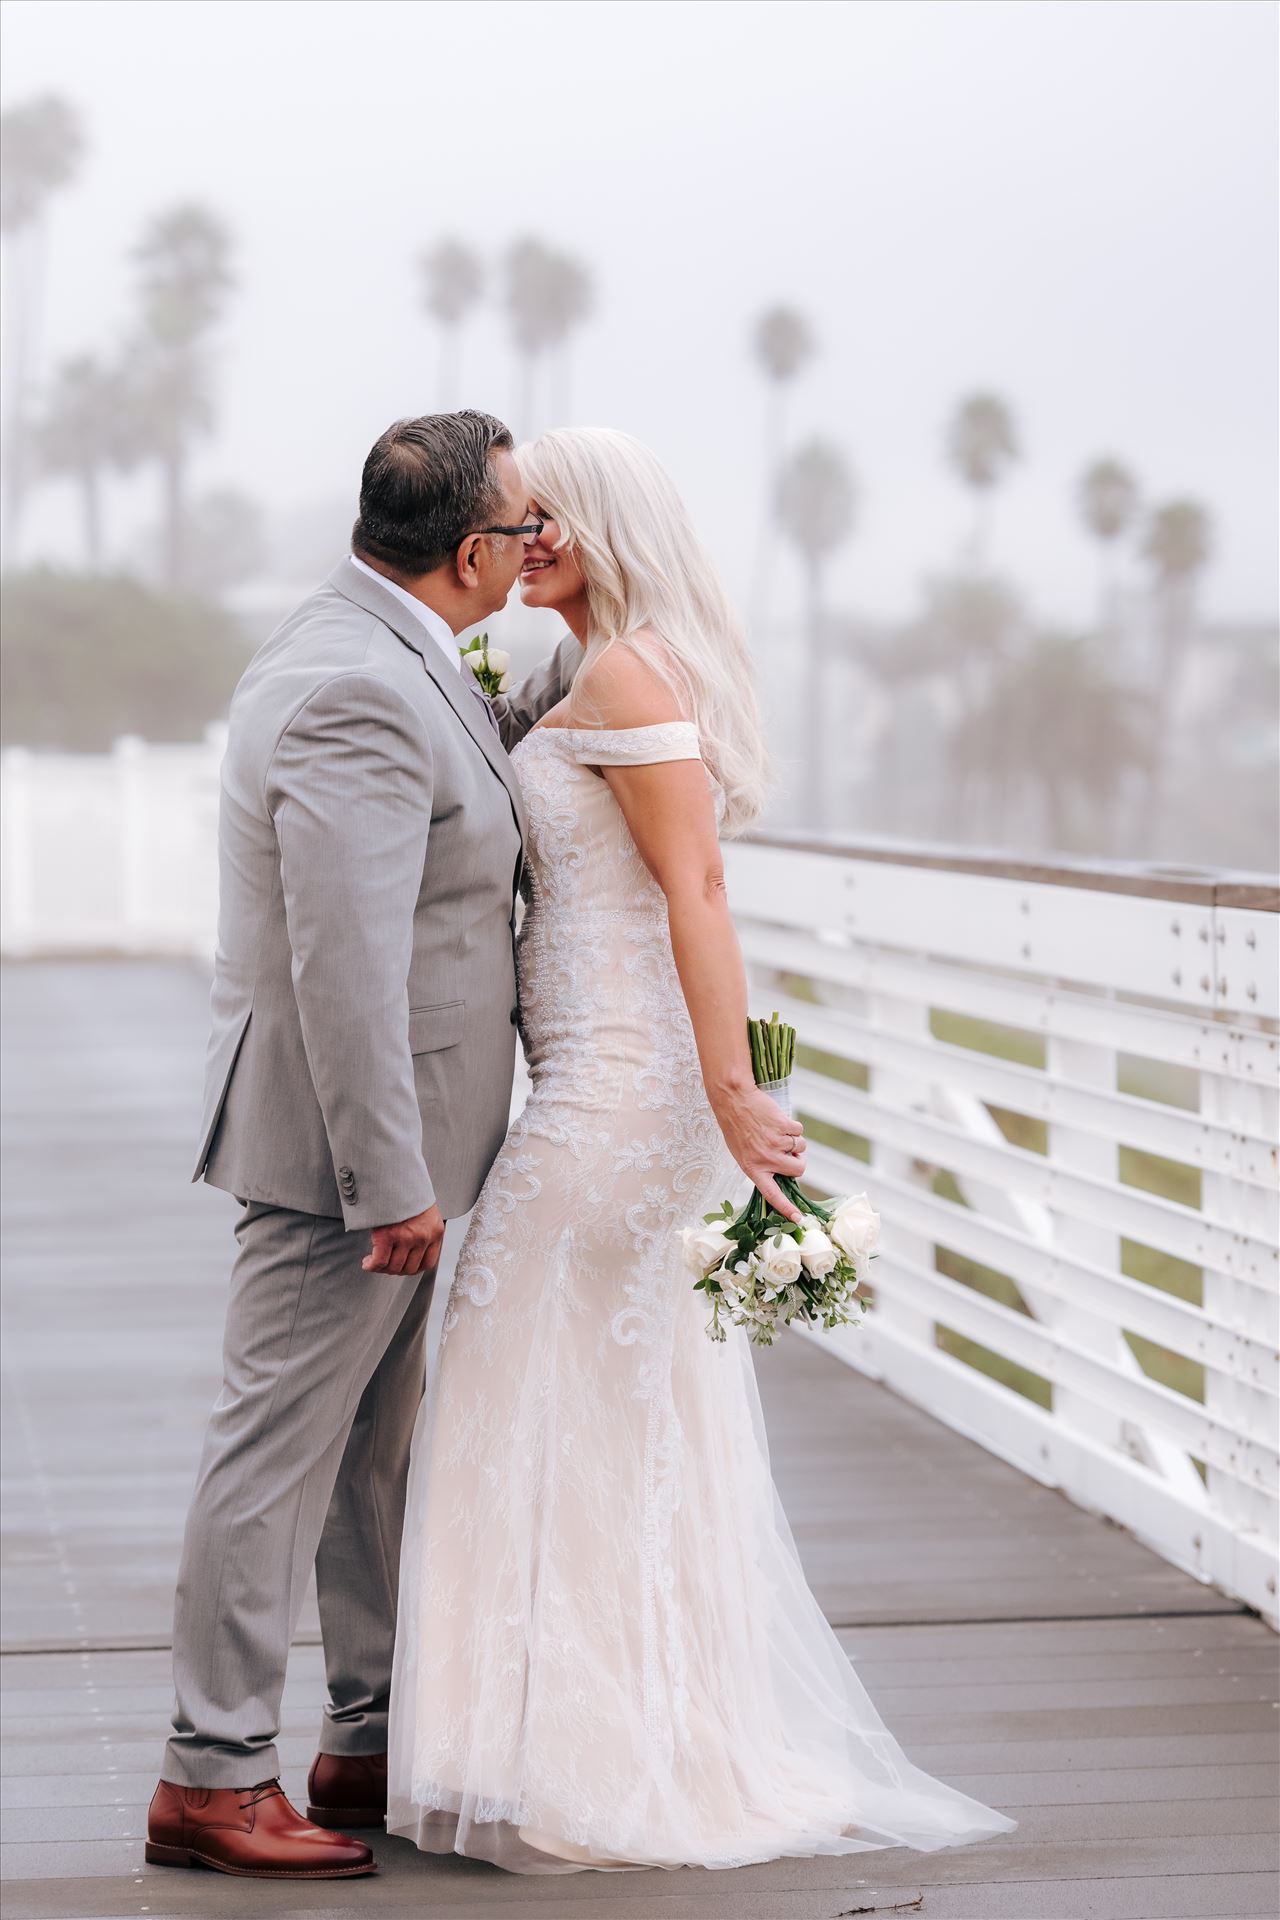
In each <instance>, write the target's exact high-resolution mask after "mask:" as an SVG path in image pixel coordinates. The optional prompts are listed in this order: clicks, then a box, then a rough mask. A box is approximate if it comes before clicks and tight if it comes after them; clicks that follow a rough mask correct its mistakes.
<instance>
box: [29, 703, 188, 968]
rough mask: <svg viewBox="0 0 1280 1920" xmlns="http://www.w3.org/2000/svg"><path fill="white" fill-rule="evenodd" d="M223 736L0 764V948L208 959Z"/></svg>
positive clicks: (132, 742)
mask: <svg viewBox="0 0 1280 1920" xmlns="http://www.w3.org/2000/svg"><path fill="white" fill-rule="evenodd" d="M225 740H226V729H225V727H222V726H216V727H210V728H209V730H208V732H207V733H206V735H205V737H204V739H203V740H201V741H196V742H193V743H192V744H190V745H187V746H151V745H149V744H148V743H146V742H144V741H142V740H137V739H134V738H132V737H126V738H125V739H123V740H117V742H116V744H115V748H114V750H113V751H112V752H111V753H102V754H93V753H34V752H31V751H30V750H28V749H27V748H25V747H10V748H7V749H6V750H5V752H4V754H3V755H0V820H2V823H3V843H2V845H3V866H2V867H0V876H2V884H0V949H2V950H3V952H4V953H5V954H6V955H8V956H10V957H15V956H20V955H25V954H31V953H92V952H110V953H166V954H167V953H171V954H194V955H198V956H202V957H207V958H212V955H213V949H214V941H215V937H216V934H217V918H218V860H217V834H218V767H219V764H220V762H221V759H222V751H223V746H224V744H225Z"/></svg>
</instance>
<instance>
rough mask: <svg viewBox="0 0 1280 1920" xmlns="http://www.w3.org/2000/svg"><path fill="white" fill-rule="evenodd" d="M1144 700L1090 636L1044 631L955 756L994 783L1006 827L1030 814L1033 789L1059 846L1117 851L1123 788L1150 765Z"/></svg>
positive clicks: (972, 716)
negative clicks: (1115, 826)
mask: <svg viewBox="0 0 1280 1920" xmlns="http://www.w3.org/2000/svg"><path fill="white" fill-rule="evenodd" d="M1144 708H1145V696H1143V695H1140V694H1138V693H1137V692H1135V691H1134V689H1133V688H1131V687H1126V686H1124V685H1122V684H1121V683H1120V682H1118V681H1116V680H1115V679H1114V678H1113V677H1112V676H1111V674H1110V673H1109V672H1108V670H1107V666H1106V663H1105V657H1104V656H1103V655H1102V654H1101V653H1100V652H1098V651H1097V650H1095V648H1093V647H1091V646H1090V645H1089V644H1088V643H1087V642H1085V641H1081V640H1077V639H1074V638H1071V637H1068V636H1064V635H1058V634H1046V635H1042V636H1040V637H1039V638H1037V639H1036V640H1035V641H1034V642H1033V643H1032V645H1031V646H1030V648H1029V649H1028V650H1027V651H1025V652H1023V653H1020V654H1019V655H1018V656H1017V657H1016V658H1015V659H1013V660H1010V661H1008V662H1007V663H1006V664H1005V666H1004V667H1003V669H1002V670H1001V672H1000V674H999V676H998V678H997V679H996V681H995V683H994V685H993V686H992V687H991V689H990V692H989V694H988V697H987V699H986V700H985V701H984V703H983V704H982V706H981V707H978V708H974V709H971V711H970V712H969V713H968V714H967V715H966V716H965V717H964V719H963V720H962V721H961V723H960V725H959V727H958V728H957V729H956V732H955V734H954V735H953V737H952V743H951V751H952V761H953V765H954V766H955V769H956V772H957V774H958V775H959V777H960V778H961V780H962V781H963V782H965V783H966V784H967V785H972V786H977V787H979V788H981V789H983V790H984V791H985V793H986V795H987V797H988V802H989V806H990V817H991V819H992V821H993V823H994V824H995V826H996V830H997V831H1000V830H1001V827H1002V826H1003V823H1005V822H1007V821H1008V820H1009V819H1010V817H1014V818H1018V817H1025V812H1026V802H1027V800H1028V799H1031V800H1032V801H1035V802H1038V805H1039V809H1040V812H1041V817H1042V819H1043V821H1044V829H1045V836H1046V839H1047V842H1048V846H1049V848H1050V849H1051V850H1053V851H1057V852H1066V851H1071V850H1073V849H1075V850H1089V851H1094V852H1097V851H1099V850H1105V851H1112V850H1113V849H1112V847H1111V846H1110V844H1109V834H1110V830H1111V823H1112V821H1113V819H1114V814H1115V803H1116V799H1117V795H1118V794H1119V792H1120V789H1121V787H1122V784H1123V782H1124V780H1125V778H1126V777H1127V776H1128V775H1130V774H1132V773H1134V772H1140V773H1146V772H1147V771H1148V769H1149V766H1150V758H1151V755H1150V745H1149V740H1148V735H1147V728H1146V725H1145V723H1144V720H1145V716H1144Z"/></svg>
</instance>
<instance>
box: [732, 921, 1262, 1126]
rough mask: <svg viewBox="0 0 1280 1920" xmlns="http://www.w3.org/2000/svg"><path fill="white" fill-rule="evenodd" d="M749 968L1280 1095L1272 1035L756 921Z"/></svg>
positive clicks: (750, 930) (745, 937) (747, 941)
mask: <svg viewBox="0 0 1280 1920" xmlns="http://www.w3.org/2000/svg"><path fill="white" fill-rule="evenodd" d="M738 927H739V935H740V938H741V941H742V947H743V952H744V954H745V956H746V958H747V959H748V960H749V961H751V962H752V963H753V964H755V965H756V966H763V967H769V968H771V969H773V970H774V971H776V972H784V973H794V974H798V975H800V976H802V977H808V978H810V979H813V980H821V981H826V982H828V983H830V984H831V985H834V986H840V987H846V988H850V989H853V990H854V991H856V992H859V993H889V994H893V995H895V996H896V997H898V998H901V999H906V1000H915V1001H917V1002H918V1003H919V1004H920V1005H921V1006H925V1007H937V1008H945V1009H946V1010H947V1011H949V1012H952V1013H960V1014H966V1015H968V1016H970V1017H971V1018H973V1019H978V1020H989V1021H991V1022H992V1023H993V1024H994V1025H997V1026H1006V1027H1015V1028H1023V1029H1025V1030H1026V1031H1027V1032H1030V1033H1035V1034H1040V1035H1042V1036H1045V1037H1048V1036H1049V1035H1056V1036H1057V1037H1058V1038H1060V1039H1063V1040H1085V1041H1089V1042H1091V1043H1093V1044H1095V1045H1100V1046H1109V1047H1112V1048H1114V1049H1115V1051H1116V1052H1119V1053H1129V1054H1134V1055H1137V1056H1139V1057H1141V1058H1145V1059H1149V1060H1158V1061H1161V1062H1162V1063H1164V1064H1166V1065H1169V1066H1179V1067H1187V1068H1190V1069H1192V1070H1193V1071H1195V1072H1198V1073H1214V1074H1220V1075H1222V1076H1223V1077H1224V1078H1226V1079H1230V1080H1238V1081H1242V1082H1244V1083H1245V1084H1247V1085H1250V1086H1256V1087H1260V1088H1263V1089H1265V1090H1266V1091H1267V1092H1268V1093H1271V1094H1273V1093H1274V1088H1275V1083H1276V1075H1277V1071H1278V1070H1280V1041H1278V1040H1277V1037H1276V1035H1275V1034H1274V1033H1269V1032H1264V1031H1260V1030H1257V1029H1254V1028H1250V1027H1247V1026H1243V1025H1241V1024H1238V1023H1235V1022H1231V1021H1229V1020H1228V1019H1227V1018H1226V1017H1225V1016H1223V1015H1221V1014H1220V1015H1218V1016H1217V1017H1216V1018H1209V1017H1206V1016H1204V1015H1200V1014H1196V1013H1188V1012H1183V1011H1175V1010H1172V1009H1163V1008H1153V1007H1147V1006H1140V1005H1136V1004H1134V1003H1133V1002H1132V1001H1128V1000H1118V999H1114V998H1112V997H1110V996H1108V995H1105V994H1088V993H1079V992H1072V991H1071V990H1070V989H1069V988H1066V987H1061V986H1055V985H1053V984H1051V983H1048V982H1035V981H1030V980H1018V979H1013V978H1011V977H1008V976H1005V975H1001V974H998V973H984V972H981V971H980V970H978V969H976V968H971V967H960V966H955V965H951V964H949V963H948V962H947V961H946V960H944V959H941V958H934V959H931V960H924V959H922V958H919V957H917V956H914V955H910V954H896V953H892V954H891V953H886V952H883V951H881V950H880V949H879V948H877V947H874V946H862V945H859V946H855V945H854V944H853V943H852V942H851V941H850V940H849V939H848V938H847V937H845V936H840V937H839V938H834V937H833V938H827V939H820V938H819V937H818V936H817V935H816V934H815V933H813V932H802V931H799V930H797V929H795V928H790V927H780V926H776V925H773V924H771V923H767V922H765V921H763V920H760V919H754V918H752V917H751V916H749V915H741V916H740V917H739V921H738Z"/></svg>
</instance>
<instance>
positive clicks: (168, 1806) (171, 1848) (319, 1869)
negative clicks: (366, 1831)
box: [145, 1780, 378, 1880]
mask: <svg viewBox="0 0 1280 1920" xmlns="http://www.w3.org/2000/svg"><path fill="white" fill-rule="evenodd" d="M145 1853H146V1858H147V1859H148V1860H149V1861H150V1863H151V1865H152V1866H153V1867H196V1866H203V1867H214V1868H216V1869H217V1871H218V1872H219V1873H242V1874H248V1875H249V1876H251V1877H252V1878H254V1879H258V1880H336V1879H340V1878H346V1877H349V1876H351V1875H354V1874H358V1873H373V1872H375V1871H376V1868H377V1864H378V1863H377V1861H376V1860H375V1859H374V1857H373V1855H372V1854H371V1853H370V1851H369V1849H368V1847H366V1846H365V1844H364V1842H363V1841H362V1840H348V1839H347V1837H346V1835H345V1834H341V1833H326V1832H324V1831H322V1829H321V1828H319V1827H315V1826H312V1825H310V1824H309V1822H307V1821H306V1820H304V1819H303V1817H302V1815H301V1814H300V1813H299V1812H298V1811H297V1809H296V1808H294V1807H291V1806H290V1805H289V1802H288V1801H287V1800H286V1799H285V1797H284V1794H283V1792H282V1791H281V1787H280V1782H279V1781H278V1780H264V1781H262V1782H261V1783H260V1784H259V1785H258V1786H256V1787H178V1786H175V1785H174V1784H173V1782H172V1781H171V1780H162V1781H161V1782H160V1785H159V1786H158V1787H157V1788H156V1790H155V1795H154V1797H153V1799H152V1802H151V1808H150V1811H149V1812H148V1814H147V1844H146V1848H145Z"/></svg>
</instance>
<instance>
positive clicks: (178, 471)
mask: <svg viewBox="0 0 1280 1920" xmlns="http://www.w3.org/2000/svg"><path fill="white" fill-rule="evenodd" d="M134 258H135V260H136V261H137V263H138V266H139V269H140V290H141V295H142V310H143V328H142V332H141V335H140V337H139V339H138V341H137V343H136V345H135V348H134V352H133V355H132V359H131V362H130V366H129V379H130V385H131V391H132V393H133V396H134V401H135V407H136V411H137V416H138V418H139V420H140V422H141V425H142V429H143V433H144V437H145V446H146V450H147V452H148V453H149V454H151V455H152V456H153V457H154V458H155V459H156V460H158V461H159V463H160V470H161V478H162V483H163V494H164V526H165V543H164V544H165V565H164V575H165V579H166V581H167V583H168V585H169V587H170V589H171V590H176V589H177V588H178V587H179V585H180V584H181V581H182V544H183V531H184V515H185V503H186V471H187V461H188V458H189V455H190V450H191V442H192V440H193V439H194V438H195V436H196V435H197V434H199V433H205V432H208V431H209V429H210V428H211V426H212V424H213V402H212V391H211V388H212V382H211V376H210V367H209V355H208V347H207V336H208V334H209V332H210V330H211V329H212V328H213V326H214V325H215V324H216V322H217V320H218V318H219V317H220V315H221V312H222V308H223V306H224V304H225V300H226V295H227V293H228V292H229V290H230V289H231V287H232V286H233V285H234V280H233V278H232V274H231V264H230V262H231V239H230V235H229V234H228V232H227V229H226V228H225V226H224V225H223V224H222V222H221V221H220V220H219V219H218V218H217V216H216V215H215V214H212V213H210V212H208V211H207V209H205V208H204V207H200V206H194V205H185V206H178V207H174V208H171V209H170V210H169V211H168V212H167V213H163V214H160V215H158V216H157V217H156V218H155V219H154V220H153V221H152V223H151V225H150V226H149V227H148V229H147V231H146V233H145V234H144V235H143V238H142V241H141V243H140V244H139V246H138V248H137V249H136V252H135V254H134Z"/></svg>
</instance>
